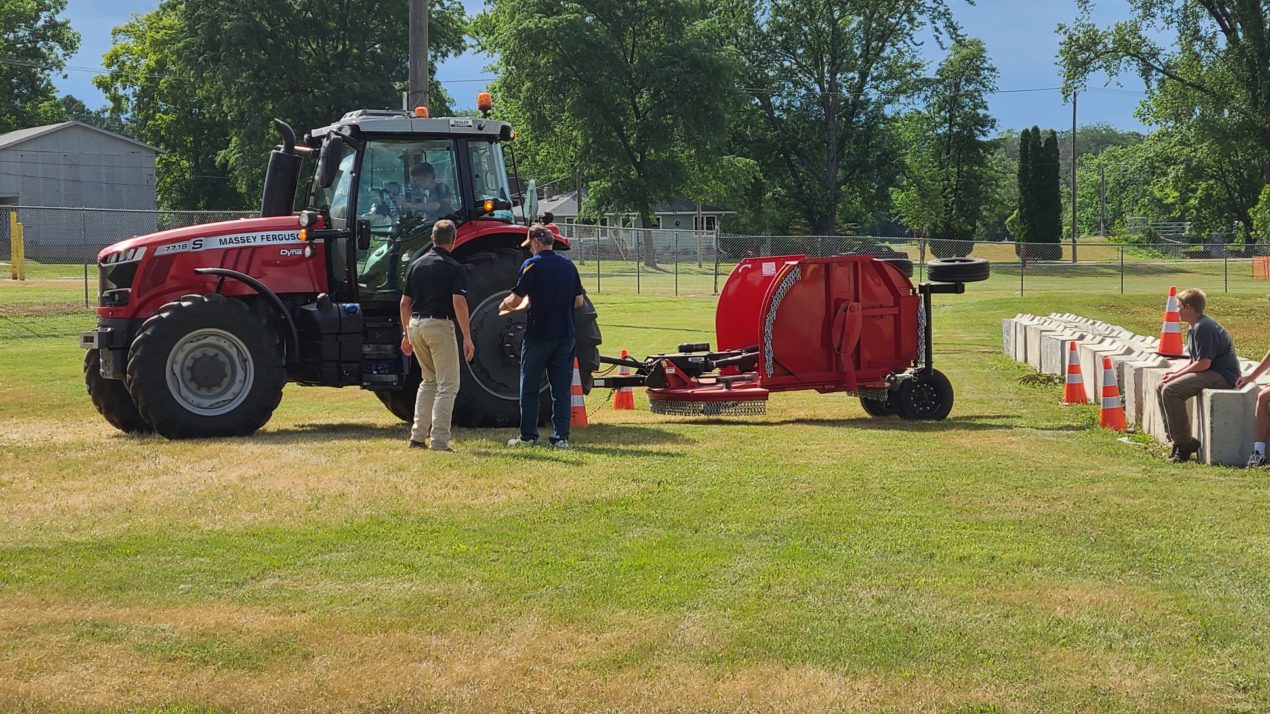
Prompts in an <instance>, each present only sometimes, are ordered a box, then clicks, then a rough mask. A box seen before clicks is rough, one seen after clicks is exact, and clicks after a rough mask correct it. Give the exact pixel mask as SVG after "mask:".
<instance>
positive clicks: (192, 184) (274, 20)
mask: <svg viewBox="0 0 1270 714" xmlns="http://www.w3.org/2000/svg"><path fill="white" fill-rule="evenodd" d="M407 10H408V7H407V5H406V3H377V2H371V0H259V1H257V2H250V3H243V2H237V1H236V0H199V1H198V2H185V1H184V0H163V2H161V3H160V4H159V7H158V8H156V9H155V10H153V11H151V12H149V13H146V14H144V15H138V16H134V17H133V19H132V20H130V21H129V22H128V23H126V24H124V25H122V26H120V27H118V28H115V31H114V40H115V45H114V47H112V48H111V49H110V50H109V51H108V52H107V53H106V55H105V58H104V64H105V66H106V68H107V69H108V70H109V71H108V73H107V74H105V75H102V76H100V77H98V78H96V80H95V82H96V83H97V85H98V87H100V88H101V89H102V91H103V92H105V93H106V95H107V97H108V98H109V99H110V101H111V102H112V105H113V107H114V108H115V110H116V111H117V112H118V113H123V114H128V115H130V116H131V117H132V118H133V120H134V126H135V127H136V129H135V131H136V136H137V138H139V139H141V140H142V141H146V142H148V143H151V144H155V145H156V146H159V147H161V148H163V149H164V150H165V153H164V154H163V155H161V156H160V158H159V162H158V166H157V172H158V191H159V200H160V204H161V205H165V206H180V207H184V208H244V207H248V206H253V205H254V204H255V202H256V200H257V198H258V196H259V192H260V187H261V184H262V181H263V178H264V177H263V167H264V163H265V161H266V158H267V154H268V150H269V148H270V147H271V146H272V145H274V144H275V143H276V142H277V137H276V135H274V134H273V130H272V128H271V125H270V120H271V119H272V118H273V117H279V118H281V119H283V120H284V121H287V122H288V123H291V124H292V126H294V127H295V128H296V131H297V132H298V133H303V132H304V131H305V130H306V129H309V128H312V127H317V126H322V125H325V124H328V123H330V122H331V121H334V120H335V119H338V118H339V117H340V116H342V115H343V114H344V113H345V112H347V111H350V110H352V109H358V108H362V107H370V108H383V107H396V106H400V105H401V92H402V91H403V90H404V88H405V81H406V69H407V52H406V51H407V38H406V20H407V17H406V15H407ZM465 28H466V21H465V18H464V15H463V9H462V6H461V5H460V4H459V3H458V2H456V1H455V0H434V1H433V3H432V8H431V23H430V27H429V33H430V46H431V52H430V54H431V56H432V57H433V58H434V61H433V62H432V63H430V66H432V67H433V68H435V65H436V60H439V59H443V58H445V57H448V56H450V55H452V54H454V53H457V52H459V51H461V50H462V49H463V47H464V31H465ZM429 96H430V97H433V98H437V99H440V100H441V101H434V105H435V106H434V109H436V112H435V113H438V114H440V113H443V112H444V111H446V110H447V109H448V108H447V107H446V106H445V101H444V94H443V93H442V92H441V91H439V90H437V89H435V88H434V89H431V90H430V92H429Z"/></svg>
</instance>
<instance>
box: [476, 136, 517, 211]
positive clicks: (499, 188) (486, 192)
mask: <svg viewBox="0 0 1270 714" xmlns="http://www.w3.org/2000/svg"><path fill="white" fill-rule="evenodd" d="M467 150H468V157H469V159H470V160H471V163H472V195H473V196H474V197H475V198H476V200H477V201H478V202H480V201H483V200H485V199H487V198H494V199H498V200H500V201H507V202H508V203H510V202H511V190H510V189H509V187H508V186H507V167H506V166H505V165H504V164H503V151H502V147H501V146H500V145H499V144H498V143H496V142H493V141H468V143H467ZM489 217H490V218H496V219H501V220H504V221H508V222H511V221H512V220H514V219H513V218H512V212H511V209H510V208H509V209H502V210H497V211H494V212H493V213H492V214H490V216H489Z"/></svg>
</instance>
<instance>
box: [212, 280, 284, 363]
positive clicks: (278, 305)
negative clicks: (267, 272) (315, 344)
mask: <svg viewBox="0 0 1270 714" xmlns="http://www.w3.org/2000/svg"><path fill="white" fill-rule="evenodd" d="M194 272H195V273H197V274H199V275H216V276H219V277H220V278H221V280H225V279H226V278H228V279H230V280H237V281H238V282H240V283H242V284H243V285H246V286H247V287H249V288H251V289H252V290H255V291H256V292H257V293H259V294H260V296H261V297H263V298H265V299H266V300H268V301H269V302H270V303H272V304H273V306H274V309H276V310H277V312H278V314H279V315H281V316H282V319H283V321H284V322H286V324H287V331H286V333H285V334H284V335H283V337H284V339H283V345H284V350H285V357H286V361H287V364H295V363H296V362H298V361H299V360H300V333H299V331H298V330H296V327H295V320H294V319H293V318H292V317H291V313H290V312H288V311H287V306H286V305H284V304H283V303H282V298H280V297H278V294H277V293H275V292H274V291H272V290H270V289H269V286H268V285H265V284H264V283H262V282H260V281H259V280H256V279H255V278H253V277H251V276H250V275H247V274H246V273H240V272H238V271H237V270H230V269H229V268H195V269H194ZM216 292H220V290H219V286H218V289H217V291H216Z"/></svg>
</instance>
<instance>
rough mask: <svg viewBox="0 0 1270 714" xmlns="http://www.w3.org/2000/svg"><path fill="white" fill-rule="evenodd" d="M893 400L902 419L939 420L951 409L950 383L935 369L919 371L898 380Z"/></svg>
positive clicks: (951, 389) (951, 392)
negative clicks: (909, 377)
mask: <svg viewBox="0 0 1270 714" xmlns="http://www.w3.org/2000/svg"><path fill="white" fill-rule="evenodd" d="M894 401H895V408H896V412H897V413H898V414H899V415H900V417H901V418H903V419H918V420H922V421H939V420H940V419H943V418H944V417H946V416H948V413H949V412H951V411H952V406H953V388H952V383H951V382H949V381H948V378H947V377H945V376H944V373H943V372H940V371H939V370H937V369H932V370H929V371H921V372H918V373H917V374H916V375H914V376H913V377H912V378H911V379H906V380H904V381H903V382H900V386H899V389H897V390H896V391H895V397H894Z"/></svg>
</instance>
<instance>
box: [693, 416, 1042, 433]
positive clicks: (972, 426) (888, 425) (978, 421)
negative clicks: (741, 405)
mask: <svg viewBox="0 0 1270 714" xmlns="http://www.w3.org/2000/svg"><path fill="white" fill-rule="evenodd" d="M1016 418H1017V417H1013V416H1010V415H1006V414H988V415H979V416H956V417H950V418H948V419H944V420H942V421H909V420H906V419H900V418H899V417H894V416H891V417H869V416H862V417H852V418H848V419H820V418H816V417H795V418H792V419H778V420H774V421H745V420H744V418H742V417H738V418H736V419H700V420H697V421H692V420H691V418H690V417H689V418H684V419H682V420H681V421H678V422H676V423H678V424H700V425H702V426H794V425H796V426H825V427H834V428H839V427H855V428H866V429H874V430H880V431H905V430H911V429H914V428H935V429H958V430H963V431H986V430H993V429H1017V428H1021V427H1020V426H1019V425H1018V424H1016V423H1006V424H993V423H991V422H994V421H1005V420H1011V421H1013V420H1015V419H1016Z"/></svg>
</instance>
